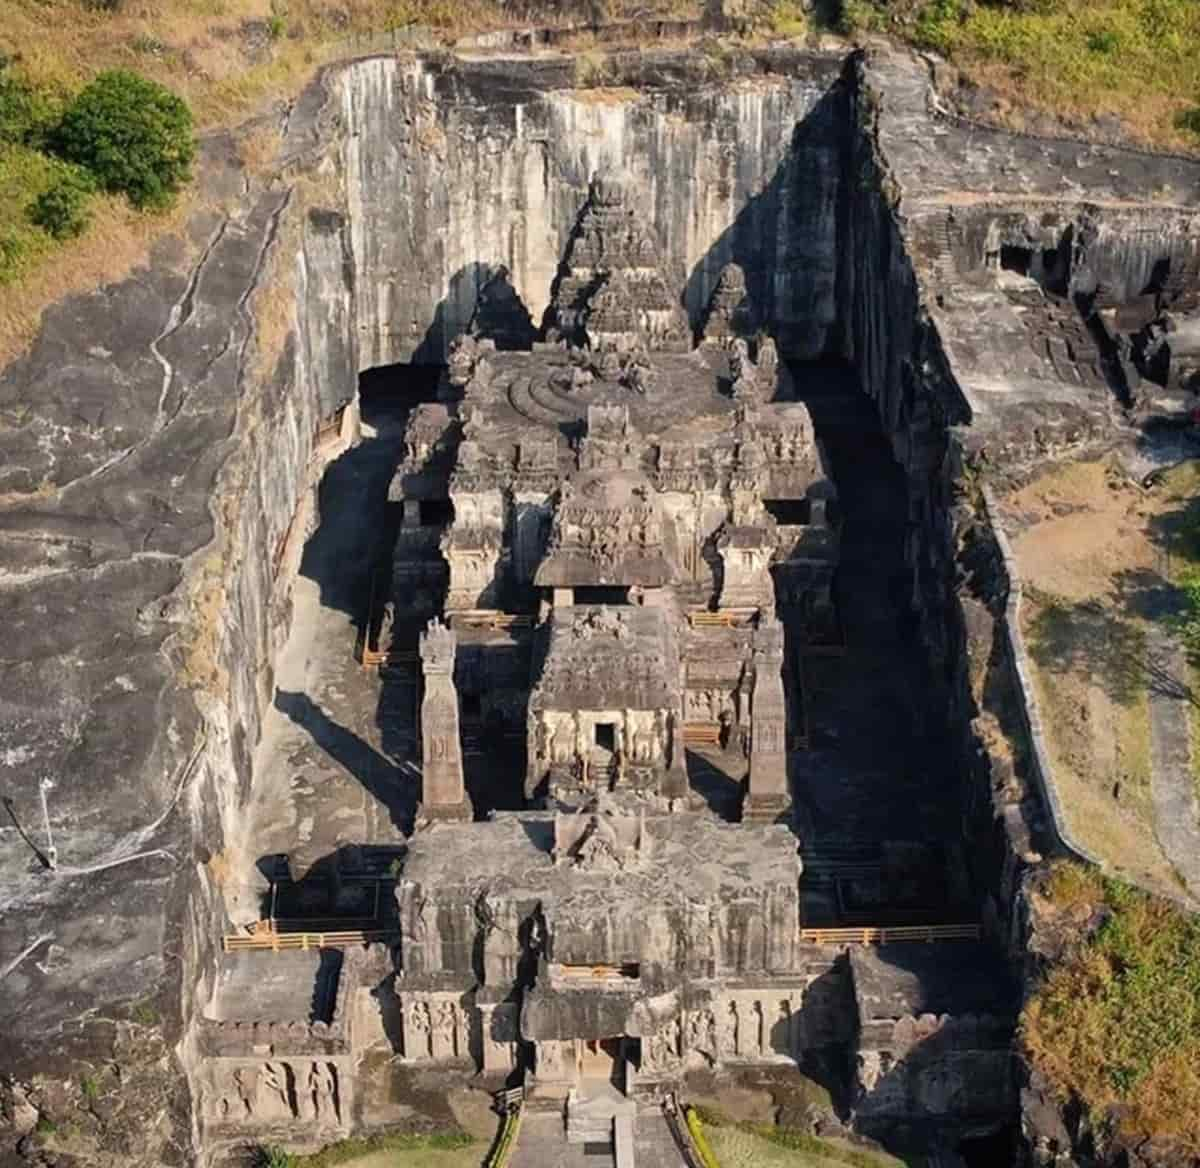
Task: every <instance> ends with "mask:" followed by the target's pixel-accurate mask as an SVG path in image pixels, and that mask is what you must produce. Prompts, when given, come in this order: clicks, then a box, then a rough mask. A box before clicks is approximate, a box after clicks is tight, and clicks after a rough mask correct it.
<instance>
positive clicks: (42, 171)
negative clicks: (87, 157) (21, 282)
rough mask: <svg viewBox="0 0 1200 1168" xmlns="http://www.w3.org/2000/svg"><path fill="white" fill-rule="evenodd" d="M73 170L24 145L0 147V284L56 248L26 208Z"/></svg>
mask: <svg viewBox="0 0 1200 1168" xmlns="http://www.w3.org/2000/svg"><path fill="white" fill-rule="evenodd" d="M72 174H74V167H71V166H70V165H68V164H67V163H64V162H59V161H58V160H57V159H54V158H50V157H48V156H47V155H45V154H42V153H41V152H40V151H37V150H33V149H31V148H30V147H28V146H22V145H18V144H13V143H10V144H8V145H5V146H0V285H4V284H8V283H11V282H12V281H13V280H16V279H18V278H19V277H20V276H21V275H22V274H23V273H25V272H26V271H29V270H30V269H31V268H33V267H34V266H35V265H36V264H37V263H39V262H40V261H41V260H42V259H43V258H44V257H45V256H46V255H47V254H48V253H49V252H51V251H53V250H54V248H55V247H56V246H57V243H56V241H55V239H54V237H53V236H52V235H51V234H50V233H49V232H48V231H46V230H45V229H43V228H41V227H39V226H38V225H37V224H35V223H34V222H33V220H32V219H31V218H30V208H31V207H33V206H34V205H35V204H36V202H37V200H38V199H40V198H41V197H42V196H43V195H45V193H46V192H47V191H48V190H50V189H51V188H52V187H54V186H55V185H56V184H58V183H60V182H63V181H69V176H71V175H72Z"/></svg>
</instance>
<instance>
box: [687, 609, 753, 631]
mask: <svg viewBox="0 0 1200 1168" xmlns="http://www.w3.org/2000/svg"><path fill="white" fill-rule="evenodd" d="M757 615H758V609H757V608H719V609H717V611H716V612H709V611H707V610H706V609H691V610H690V611H689V612H688V614H687V619H688V624H690V625H691V626H692V628H694V629H738V628H744V627H745V626H747V625H751V624H753V623H754V618H755V617H756V616H757Z"/></svg>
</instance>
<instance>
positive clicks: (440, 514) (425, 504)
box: [421, 499, 454, 527]
mask: <svg viewBox="0 0 1200 1168" xmlns="http://www.w3.org/2000/svg"><path fill="white" fill-rule="evenodd" d="M453 520H454V504H453V503H452V502H451V501H450V500H449V499H422V500H421V526H422V527H444V526H445V525H446V524H447V523H451V522H453Z"/></svg>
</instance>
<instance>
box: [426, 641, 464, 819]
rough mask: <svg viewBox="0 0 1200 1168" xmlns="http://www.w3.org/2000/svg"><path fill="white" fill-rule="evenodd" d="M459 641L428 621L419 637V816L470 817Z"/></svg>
mask: <svg viewBox="0 0 1200 1168" xmlns="http://www.w3.org/2000/svg"><path fill="white" fill-rule="evenodd" d="M456 648H457V640H456V638H455V635H454V632H453V630H452V629H449V628H447V627H446V626H445V625H443V624H442V623H441V622H440V621H438V620H436V619H435V620H431V621H430V622H429V625H428V627H427V628H426V630H425V632H424V633H422V634H421V668H422V672H423V674H424V696H423V698H422V700H421V775H422V784H421V787H422V790H421V801H422V806H421V812H420V814H421V815H422V816H424V817H426V818H430V819H470V818H471V814H472V812H471V803H470V800H469V799H468V798H467V791H466V787H465V785H464V783H463V762H462V741H461V738H460V735H459V727H458V693H457V691H456V690H455V688H454V656H455V650H456Z"/></svg>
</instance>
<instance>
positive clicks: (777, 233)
mask: <svg viewBox="0 0 1200 1168" xmlns="http://www.w3.org/2000/svg"><path fill="white" fill-rule="evenodd" d="M656 64H657V67H656ZM767 67H771V68H778V72H777V73H773V74H770V75H768V74H767V73H765V72H764V70H765V69H766V68H767ZM618 68H621V65H620V62H618ZM730 70H731V72H730V73H727V74H725V75H724V76H716V77H714V76H713V74H712V73H711V72H710V71H709V69H708V67H707V66H706V63H705V61H704V60H703V58H693V59H692V60H690V61H687V62H684V61H682V60H680V59H678V58H676V59H674V60H670V59H667V58H664V59H663V60H662V61H661V62H657V63H656V61H655V60H654V57H653V55H652V54H646V55H645V57H644V58H643V57H638V58H634V59H633V60H632V61H631V62H630V63H629V65H628V72H629V76H628V77H627V78H623V79H624V80H626V82H627V84H629V85H630V86H632V85H639V84H644V85H645V88H642V89H638V90H635V89H633V88H608V89H604V90H587V89H583V90H576V89H574V88H573V87H574V85H575V68H574V64H573V63H572V62H570V61H557V62H551V63H547V62H538V61H525V62H521V63H518V64H514V63H512V62H507V61H506V62H495V63H491V64H487V63H475V64H472V65H470V66H464V65H462V64H461V63H460V64H458V65H454V64H450V65H445V66H441V65H437V64H435V63H433V62H429V61H413V62H402V61H398V60H396V59H395V58H377V59H374V60H368V61H363V62H360V63H358V64H356V65H355V66H354V67H353V68H350V69H347V70H345V71H344V72H343V73H342V74H341V75H340V77H339V78H338V79H337V81H336V82H335V85H336V88H337V96H338V101H339V104H340V110H339V117H340V120H341V132H342V134H343V141H344V147H343V158H344V165H345V173H346V191H347V199H348V203H349V207H350V231H351V240H352V253H353V263H354V273H355V281H356V286H357V287H358V289H359V293H360V295H359V301H358V314H357V322H356V326H357V329H358V335H359V338H360V345H361V351H362V360H363V363H364V364H365V365H367V366H373V365H383V364H389V363H392V362H396V361H407V360H410V359H417V360H422V361H441V360H443V359H444V353H445V348H446V345H447V344H448V342H449V341H450V340H451V339H453V337H454V336H455V334H456V333H457V332H458V331H460V330H461V329H463V328H465V327H466V325H467V324H468V323H469V321H470V317H471V314H472V311H473V310H474V306H475V299H476V293H477V291H478V288H479V287H480V286H481V285H482V284H483V283H484V282H485V281H486V280H487V278H488V276H489V275H490V274H491V272H492V271H493V270H494V269H495V268H496V267H498V266H500V265H503V266H505V267H507V268H508V269H509V271H510V272H511V279H512V283H513V286H514V288H515V289H516V291H517V293H518V295H519V296H520V297H521V299H522V300H523V301H524V303H525V306H526V307H527V308H528V309H529V311H530V314H531V316H532V318H533V320H534V322H535V323H537V322H540V321H541V319H542V316H543V313H544V311H545V309H546V307H547V305H548V304H549V298H550V292H551V286H552V284H553V281H554V278H555V275H556V272H557V269H558V264H559V261H560V259H561V256H562V254H563V251H564V247H565V245H566V243H567V240H568V238H569V236H570V233H571V231H572V228H573V227H574V225H575V220H576V217H577V215H578V213H579V208H580V207H581V206H582V205H583V203H584V200H585V199H586V197H587V188H588V181H589V179H590V178H591V176H592V174H593V173H594V172H595V171H597V170H598V169H602V168H606V167H607V168H617V169H619V170H621V171H623V172H625V173H626V174H628V175H629V176H630V177H631V178H632V179H633V182H634V186H635V188H636V189H637V191H638V192H639V196H640V198H641V200H642V203H643V205H644V207H645V211H646V214H647V215H648V217H649V219H650V221H651V222H652V224H653V227H654V230H655V233H656V235H657V238H658V241H659V243H660V245H661V246H662V247H663V248H664V249H665V260H666V267H667V274H668V276H669V278H670V279H671V281H672V283H673V284H675V285H676V286H679V287H683V286H686V295H685V299H686V306H687V310H688V313H689V316H690V318H691V322H692V325H693V327H696V326H697V325H698V324H699V323H700V316H701V313H702V310H703V308H704V306H705V305H706V304H707V302H708V298H709V296H710V295H711V293H712V290H713V288H714V286H715V284H716V281H717V277H718V276H719V274H720V270H721V267H722V266H723V265H724V264H725V263H727V262H729V261H730V260H736V261H737V262H739V263H741V264H742V265H743V267H745V268H746V270H747V274H748V278H749V285H750V291H751V294H752V295H753V296H754V299H755V303H756V304H758V305H761V306H763V308H764V309H765V312H766V316H767V319H768V320H769V322H770V323H771V324H772V325H773V326H774V327H776V328H777V329H778V330H779V332H780V335H781V336H786V337H787V338H788V339H789V342H790V347H791V348H792V349H794V350H795V352H796V355H799V356H815V355H817V354H818V353H820V352H821V351H822V350H824V349H825V348H826V347H827V345H828V342H829V339H830V332H831V329H832V327H833V324H834V320H835V316H836V311H835V310H836V305H835V276H836V260H835V256H836V244H837V221H836V215H837V208H838V192H839V187H840V182H841V159H840V154H839V146H838V126H839V124H840V122H841V118H840V117H839V114H840V113H841V111H842V102H841V96H840V92H838V91H831V90H832V87H834V85H835V82H836V80H837V75H838V63H837V61H836V59H835V58H831V57H828V56H815V55H808V54H804V53H800V52H797V51H795V50H789V51H788V52H787V54H786V55H785V56H783V57H779V58H778V59H776V58H774V57H772V56H771V55H770V54H766V53H764V54H762V55H754V54H747V55H746V56H745V57H739V58H738V59H737V61H736V63H734V64H732V65H731V66H730Z"/></svg>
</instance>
